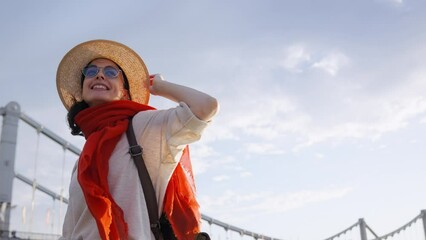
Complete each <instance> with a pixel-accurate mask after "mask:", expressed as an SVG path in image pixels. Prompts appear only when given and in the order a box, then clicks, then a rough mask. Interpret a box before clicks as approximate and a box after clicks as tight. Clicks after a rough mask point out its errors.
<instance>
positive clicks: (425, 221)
mask: <svg viewBox="0 0 426 240" xmlns="http://www.w3.org/2000/svg"><path fill="white" fill-rule="evenodd" d="M422 220H423V232H424V234H425V240H426V209H424V210H422Z"/></svg>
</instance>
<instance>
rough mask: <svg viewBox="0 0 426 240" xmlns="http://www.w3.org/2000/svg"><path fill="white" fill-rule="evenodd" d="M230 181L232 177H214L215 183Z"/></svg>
mask: <svg viewBox="0 0 426 240" xmlns="http://www.w3.org/2000/svg"><path fill="white" fill-rule="evenodd" d="M229 179H231V177H229V176H227V175H219V176H215V177H213V181H215V182H223V181H227V180H229Z"/></svg>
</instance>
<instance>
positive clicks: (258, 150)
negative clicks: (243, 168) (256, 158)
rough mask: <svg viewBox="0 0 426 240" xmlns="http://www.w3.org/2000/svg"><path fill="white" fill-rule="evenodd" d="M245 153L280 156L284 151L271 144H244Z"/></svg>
mask: <svg viewBox="0 0 426 240" xmlns="http://www.w3.org/2000/svg"><path fill="white" fill-rule="evenodd" d="M245 148H246V150H247V153H254V154H261V155H280V154H284V153H285V151H284V150H282V148H278V146H277V145H276V144H271V143H248V144H245Z"/></svg>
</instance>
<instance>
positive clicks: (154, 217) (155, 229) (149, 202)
mask: <svg viewBox="0 0 426 240" xmlns="http://www.w3.org/2000/svg"><path fill="white" fill-rule="evenodd" d="M126 135H127V140H128V141H129V145H130V146H129V154H130V156H132V158H133V161H134V162H135V165H136V168H137V169H138V175H139V179H140V181H141V184H142V190H143V194H144V195H145V202H146V207H147V208H148V214H149V222H150V226H151V231H152V233H153V234H154V236H155V239H157V240H158V239H162V236H161V231H160V222H159V217H158V204H157V197H156V196H155V190H154V186H153V185H152V181H151V177H150V176H149V173H148V170H147V169H146V165H145V162H144V160H143V157H142V147H141V146H140V145H139V144H138V142H137V141H136V136H135V132H134V130H133V123H132V118H130V119H129V126H128V128H127V132H126Z"/></svg>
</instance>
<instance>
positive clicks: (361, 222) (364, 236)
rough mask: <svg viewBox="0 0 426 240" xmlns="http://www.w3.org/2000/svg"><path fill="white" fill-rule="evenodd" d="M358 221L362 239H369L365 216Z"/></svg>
mask: <svg viewBox="0 0 426 240" xmlns="http://www.w3.org/2000/svg"><path fill="white" fill-rule="evenodd" d="M358 221H359V230H360V233H361V240H367V227H366V224H365V221H364V218H360V219H359V220H358Z"/></svg>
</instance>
